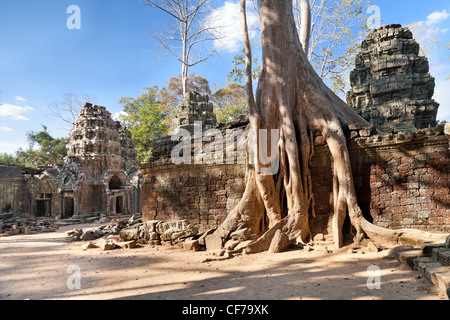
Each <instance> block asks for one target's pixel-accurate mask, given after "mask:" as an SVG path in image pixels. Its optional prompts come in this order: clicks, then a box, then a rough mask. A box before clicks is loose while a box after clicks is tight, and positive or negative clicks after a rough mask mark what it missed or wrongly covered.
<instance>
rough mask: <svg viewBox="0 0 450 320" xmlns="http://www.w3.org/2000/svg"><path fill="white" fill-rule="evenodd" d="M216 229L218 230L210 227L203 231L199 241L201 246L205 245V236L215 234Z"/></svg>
mask: <svg viewBox="0 0 450 320" xmlns="http://www.w3.org/2000/svg"><path fill="white" fill-rule="evenodd" d="M215 231H216V229H209V230H208V231H206V232H203V233H202V234H201V235H200V237H199V238H198V243H199V244H200V245H201V246H204V245H205V238H206V237H207V236H209V235H210V234H213V233H214V232H215Z"/></svg>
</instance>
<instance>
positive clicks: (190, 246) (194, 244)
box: [183, 240, 201, 251]
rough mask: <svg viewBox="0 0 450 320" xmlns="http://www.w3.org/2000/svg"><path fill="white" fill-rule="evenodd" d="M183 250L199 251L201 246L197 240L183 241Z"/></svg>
mask: <svg viewBox="0 0 450 320" xmlns="http://www.w3.org/2000/svg"><path fill="white" fill-rule="evenodd" d="M183 248H184V250H185V251H200V249H201V246H200V244H199V243H198V240H185V241H184V242H183Z"/></svg>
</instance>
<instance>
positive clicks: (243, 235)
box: [230, 228, 251, 241]
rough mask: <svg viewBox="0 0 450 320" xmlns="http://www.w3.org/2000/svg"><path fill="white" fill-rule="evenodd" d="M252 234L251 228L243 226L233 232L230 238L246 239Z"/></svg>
mask: <svg viewBox="0 0 450 320" xmlns="http://www.w3.org/2000/svg"><path fill="white" fill-rule="evenodd" d="M250 236H251V230H250V229H249V228H243V229H239V230H236V231H234V232H232V233H231V235H230V238H231V239H234V240H240V241H245V240H248V238H250Z"/></svg>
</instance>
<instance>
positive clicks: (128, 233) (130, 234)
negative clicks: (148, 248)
mask: <svg viewBox="0 0 450 320" xmlns="http://www.w3.org/2000/svg"><path fill="white" fill-rule="evenodd" d="M120 238H121V239H122V240H124V241H131V240H138V238H139V228H126V229H123V230H121V231H120Z"/></svg>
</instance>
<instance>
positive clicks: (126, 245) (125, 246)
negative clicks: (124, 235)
mask: <svg viewBox="0 0 450 320" xmlns="http://www.w3.org/2000/svg"><path fill="white" fill-rule="evenodd" d="M116 246H118V247H121V248H122V249H134V248H136V247H137V241H136V240H131V241H125V242H116Z"/></svg>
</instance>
